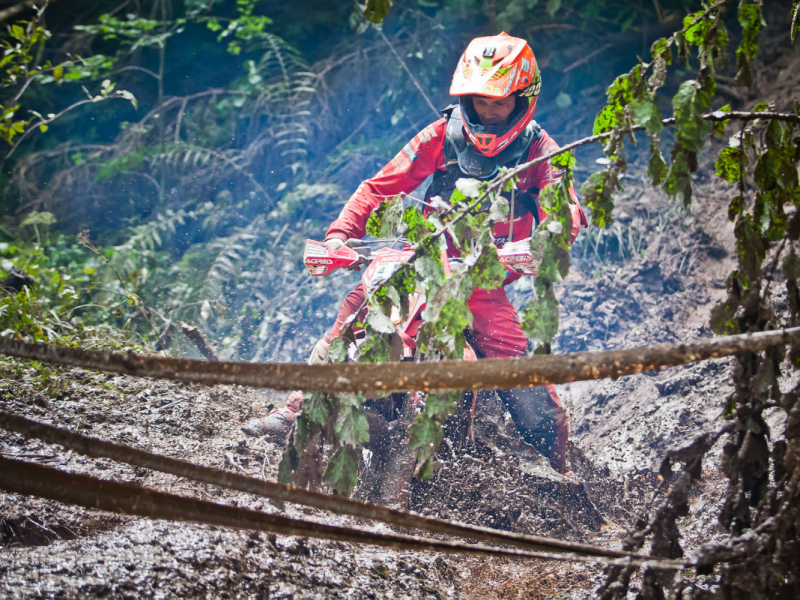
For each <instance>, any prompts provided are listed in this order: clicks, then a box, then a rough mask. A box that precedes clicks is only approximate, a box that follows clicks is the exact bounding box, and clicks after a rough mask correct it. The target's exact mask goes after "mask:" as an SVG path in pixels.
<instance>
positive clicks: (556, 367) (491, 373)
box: [0, 327, 800, 393]
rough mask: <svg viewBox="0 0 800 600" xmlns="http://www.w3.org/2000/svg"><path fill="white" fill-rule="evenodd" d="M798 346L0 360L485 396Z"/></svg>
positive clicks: (18, 347)
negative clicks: (442, 355) (277, 359)
mask: <svg viewBox="0 0 800 600" xmlns="http://www.w3.org/2000/svg"><path fill="white" fill-rule="evenodd" d="M798 342H800V327H793V328H791V329H781V330H777V331H763V332H759V333H747V334H743V335H729V336H722V337H716V338H711V339H705V340H695V341H692V342H682V343H677V344H656V345H653V346H640V347H637V348H629V349H627V350H604V351H602V352H576V353H573V354H557V355H551V354H547V355H535V356H528V357H518V358H489V359H485V360H479V361H477V362H465V361H459V360H443V361H438V362H433V361H430V362H420V363H415V362H398V363H394V362H389V363H378V364H358V363H346V364H329V365H319V366H311V365H306V364H302V363H261V364H256V363H246V362H222V361H220V362H211V363H209V362H206V361H202V360H191V359H185V358H162V357H152V356H140V355H138V354H135V353H133V352H128V353H127V354H115V353H112V352H90V351H86V350H78V349H75V348H60V347H56V346H49V345H47V344H28V343H26V342H20V341H16V340H7V339H3V340H0V354H5V355H7V356H13V357H16V358H23V359H29V360H36V361H40V362H45V363H50V364H56V365H67V366H72V367H82V368H84V369H93V370H96V371H106V372H111V373H121V374H124V375H133V376H135V377H152V378H153V379H171V380H174V381H185V382H190V383H199V384H203V385H216V384H226V385H245V386H249V387H257V388H272V389H275V390H286V391H291V390H303V391H306V392H312V391H313V392H327V393H335V392H369V391H380V392H390V391H419V390H422V391H426V392H427V391H430V390H491V389H508V388H519V387H534V386H541V385H548V384H553V383H570V382H573V381H589V380H593V379H606V378H614V379H616V378H617V377H623V376H625V375H635V374H638V373H644V372H647V371H659V370H662V369H666V368H669V367H676V366H679V365H685V364H689V363H694V362H699V361H702V360H708V359H711V358H722V357H725V356H733V355H737V354H744V353H746V352H761V351H763V350H767V349H769V348H774V347H777V346H785V345H787V344H794V343H798Z"/></svg>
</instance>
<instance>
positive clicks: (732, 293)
mask: <svg viewBox="0 0 800 600" xmlns="http://www.w3.org/2000/svg"><path fill="white" fill-rule="evenodd" d="M725 285H726V287H727V289H728V297H727V299H726V300H724V301H723V302H720V303H719V304H718V305H717V306H715V307H714V308H713V309H712V310H711V317H710V319H709V326H710V327H711V330H712V331H713V332H714V333H716V334H717V335H735V334H738V333H741V328H740V326H739V320H738V319H737V318H736V312H737V310H738V309H739V305H740V304H741V301H742V289H741V285H740V282H739V272H738V271H733V272H732V273H731V274H730V275H728V278H727V279H726V280H725Z"/></svg>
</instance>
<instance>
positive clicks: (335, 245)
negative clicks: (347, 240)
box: [325, 237, 344, 252]
mask: <svg viewBox="0 0 800 600" xmlns="http://www.w3.org/2000/svg"><path fill="white" fill-rule="evenodd" d="M325 245H326V246H327V247H328V248H330V249H331V250H333V251H334V252H336V251H337V250H338V249H339V248H341V247H342V246H344V240H343V239H341V238H338V237H332V238H328V239H327V240H325Z"/></svg>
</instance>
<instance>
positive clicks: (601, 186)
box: [581, 166, 622, 228]
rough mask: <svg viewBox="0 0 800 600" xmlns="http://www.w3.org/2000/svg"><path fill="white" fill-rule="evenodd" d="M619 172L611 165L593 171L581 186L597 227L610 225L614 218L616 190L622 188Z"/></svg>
mask: <svg viewBox="0 0 800 600" xmlns="http://www.w3.org/2000/svg"><path fill="white" fill-rule="evenodd" d="M621 189H622V186H621V185H620V183H619V173H618V172H617V170H616V169H615V168H614V166H610V167H609V168H607V169H605V170H603V171H600V172H598V173H593V174H592V175H591V176H590V177H589V179H588V180H586V183H584V184H583V187H581V194H582V195H583V199H584V203H585V204H586V206H588V207H589V208H590V209H591V211H592V224H593V225H595V226H596V227H604V228H605V227H609V226H610V225H611V223H613V222H614V219H613V218H612V217H611V212H612V211H613V210H614V199H613V194H614V192H616V191H618V190H621Z"/></svg>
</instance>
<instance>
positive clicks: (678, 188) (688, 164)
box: [664, 142, 697, 206]
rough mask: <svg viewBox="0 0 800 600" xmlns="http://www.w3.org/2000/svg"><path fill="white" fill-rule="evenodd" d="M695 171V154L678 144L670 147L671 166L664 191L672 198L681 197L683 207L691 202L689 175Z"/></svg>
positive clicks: (690, 180)
mask: <svg viewBox="0 0 800 600" xmlns="http://www.w3.org/2000/svg"><path fill="white" fill-rule="evenodd" d="M696 170H697V153H696V152H694V151H692V150H689V149H687V148H685V147H684V146H683V145H682V144H680V143H679V142H675V145H674V146H673V147H672V164H671V165H670V169H669V173H668V174H667V180H666V182H665V183H664V191H665V192H666V193H667V194H669V195H670V196H673V197H681V198H682V199H683V204H684V206H689V204H690V203H691V200H692V179H691V174H692V173H694V172H695V171H696Z"/></svg>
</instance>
